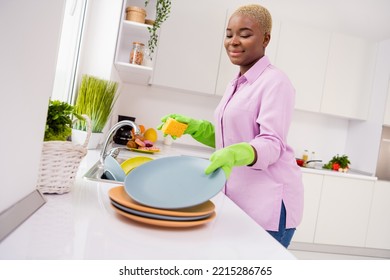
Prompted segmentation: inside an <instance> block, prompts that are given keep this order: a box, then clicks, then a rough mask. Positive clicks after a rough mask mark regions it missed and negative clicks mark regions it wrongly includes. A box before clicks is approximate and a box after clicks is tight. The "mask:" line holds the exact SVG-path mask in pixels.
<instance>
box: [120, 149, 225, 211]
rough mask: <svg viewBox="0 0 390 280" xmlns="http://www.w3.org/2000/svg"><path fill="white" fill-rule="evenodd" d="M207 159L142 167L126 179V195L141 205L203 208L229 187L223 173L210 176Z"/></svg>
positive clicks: (165, 161)
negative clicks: (202, 204)
mask: <svg viewBox="0 0 390 280" xmlns="http://www.w3.org/2000/svg"><path fill="white" fill-rule="evenodd" d="M209 164H210V161H209V160H207V159H202V158H197V157H189V156H175V157H165V158H159V159H155V160H153V161H149V162H146V163H144V164H143V165H141V166H138V167H137V168H135V169H134V170H133V171H131V172H130V173H129V174H128V175H127V176H126V178H125V190H126V193H127V194H128V195H129V196H130V197H131V198H132V199H134V200H135V201H137V202H138V203H141V204H144V205H147V206H150V207H155V208H162V209H177V208H185V207H191V206H195V205H198V204H201V203H203V202H205V201H207V200H209V199H210V198H212V197H214V196H215V195H216V194H217V193H218V192H219V191H221V189H222V188H223V186H224V185H225V182H226V177H225V173H224V172H223V170H222V169H217V170H216V171H215V172H213V173H212V174H210V175H206V174H205V173H204V170H205V169H206V167H207V166H208V165H209Z"/></svg>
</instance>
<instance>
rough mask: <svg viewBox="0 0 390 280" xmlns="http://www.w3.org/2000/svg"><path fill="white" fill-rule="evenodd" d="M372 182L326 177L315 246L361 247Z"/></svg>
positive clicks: (367, 217)
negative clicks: (317, 244)
mask: <svg viewBox="0 0 390 280" xmlns="http://www.w3.org/2000/svg"><path fill="white" fill-rule="evenodd" d="M373 188H374V181H367V180H359V179H351V178H341V177H335V176H325V177H324V182H323V185H322V193H321V200H320V208H319V212H318V220H317V228H316V233H315V238H314V242H315V243H321V244H332V245H343V246H357V247H364V246H365V241H366V233H367V226H368V219H369V213H370V206H371V199H372V193H373Z"/></svg>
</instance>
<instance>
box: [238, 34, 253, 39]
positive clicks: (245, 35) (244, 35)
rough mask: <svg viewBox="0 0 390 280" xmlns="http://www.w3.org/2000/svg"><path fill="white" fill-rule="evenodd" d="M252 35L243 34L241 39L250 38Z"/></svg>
mask: <svg viewBox="0 0 390 280" xmlns="http://www.w3.org/2000/svg"><path fill="white" fill-rule="evenodd" d="M250 36H251V35H250V34H241V35H240V37H242V38H249V37H250Z"/></svg>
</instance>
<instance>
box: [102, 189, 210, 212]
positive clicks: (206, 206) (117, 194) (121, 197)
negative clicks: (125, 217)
mask: <svg viewBox="0 0 390 280" xmlns="http://www.w3.org/2000/svg"><path fill="white" fill-rule="evenodd" d="M108 196H109V197H110V198H111V199H112V200H113V201H115V202H116V203H119V204H121V205H122V206H125V207H127V208H132V209H135V210H139V211H143V212H147V213H152V214H158V215H166V216H177V217H194V216H202V215H207V214H211V213H212V212H213V211H214V209H215V205H214V203H213V202H212V201H210V200H208V201H206V202H204V203H202V204H199V205H196V206H192V207H187V208H180V209H174V210H168V209H159V208H153V207H148V206H144V205H141V204H139V203H137V202H136V201H134V200H133V199H132V198H131V197H130V196H129V195H128V194H127V193H126V191H125V188H124V187H123V186H117V187H113V188H111V189H110V190H109V191H108Z"/></svg>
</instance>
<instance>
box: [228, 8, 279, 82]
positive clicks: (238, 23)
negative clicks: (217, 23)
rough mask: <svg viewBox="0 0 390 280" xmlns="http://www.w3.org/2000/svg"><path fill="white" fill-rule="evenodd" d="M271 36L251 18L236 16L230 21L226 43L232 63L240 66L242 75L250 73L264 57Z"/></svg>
mask: <svg viewBox="0 0 390 280" xmlns="http://www.w3.org/2000/svg"><path fill="white" fill-rule="evenodd" d="M270 40H271V35H270V34H269V33H265V31H264V28H263V27H262V26H260V24H259V23H257V21H256V20H254V19H253V18H252V17H250V16H244V15H240V14H235V15H233V16H232V17H231V18H230V19H229V23H228V25H227V28H226V37H225V41H224V45H225V49H226V53H227V55H228V56H229V58H230V61H231V62H232V63H233V64H235V65H238V66H240V74H241V75H243V74H244V73H245V72H246V71H248V70H249V69H250V68H251V67H252V66H253V65H254V64H255V63H256V62H257V61H258V60H259V59H260V58H262V57H263V56H264V53H265V48H266V47H267V46H268V44H269V41H270Z"/></svg>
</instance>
